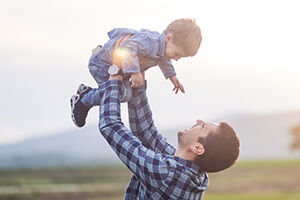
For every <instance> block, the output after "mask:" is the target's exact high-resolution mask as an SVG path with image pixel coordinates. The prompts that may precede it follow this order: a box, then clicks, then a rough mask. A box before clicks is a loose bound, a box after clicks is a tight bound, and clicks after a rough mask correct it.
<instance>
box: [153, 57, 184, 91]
mask: <svg viewBox="0 0 300 200" xmlns="http://www.w3.org/2000/svg"><path fill="white" fill-rule="evenodd" d="M158 65H159V67H160V69H161V71H162V73H163V74H164V76H165V78H166V79H168V78H170V81H171V82H172V83H173V85H174V88H173V91H174V90H175V94H177V93H178V90H180V91H181V92H182V93H185V91H184V88H183V86H182V84H181V83H180V81H179V80H178V79H177V78H176V72H175V69H174V67H173V65H172V61H171V60H168V61H165V60H162V61H160V62H159V64H158Z"/></svg>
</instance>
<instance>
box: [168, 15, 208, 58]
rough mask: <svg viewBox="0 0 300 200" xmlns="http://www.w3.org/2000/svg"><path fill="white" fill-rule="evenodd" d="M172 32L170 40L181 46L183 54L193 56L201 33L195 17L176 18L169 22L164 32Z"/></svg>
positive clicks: (198, 44)
mask: <svg viewBox="0 0 300 200" xmlns="http://www.w3.org/2000/svg"><path fill="white" fill-rule="evenodd" d="M168 33H170V34H172V35H173V39H172V42H173V43H174V44H176V45H179V46H180V47H182V48H183V51H184V53H185V56H194V55H195V54H196V53H197V51H198V49H199V47H200V44H201V41H202V35H201V30H200V27H199V26H198V25H197V24H196V22H195V19H177V20H175V21H173V22H172V23H170V24H169V25H168V27H167V29H166V34H168Z"/></svg>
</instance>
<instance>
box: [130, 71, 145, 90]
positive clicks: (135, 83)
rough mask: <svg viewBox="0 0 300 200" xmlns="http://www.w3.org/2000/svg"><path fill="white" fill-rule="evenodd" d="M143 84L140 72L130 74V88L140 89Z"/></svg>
mask: <svg viewBox="0 0 300 200" xmlns="http://www.w3.org/2000/svg"><path fill="white" fill-rule="evenodd" d="M142 84H143V76H142V73H141V72H138V73H132V74H131V86H130V87H133V88H137V87H140V86H141V85H142Z"/></svg>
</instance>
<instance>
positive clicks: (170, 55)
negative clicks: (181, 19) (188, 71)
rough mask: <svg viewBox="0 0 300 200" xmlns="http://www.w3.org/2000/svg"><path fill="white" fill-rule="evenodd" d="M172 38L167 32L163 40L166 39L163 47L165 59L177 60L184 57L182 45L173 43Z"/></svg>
mask: <svg viewBox="0 0 300 200" xmlns="http://www.w3.org/2000/svg"><path fill="white" fill-rule="evenodd" d="M172 39H173V35H172V34H169V33H168V34H167V35H166V39H165V41H166V49H165V58H166V60H170V59H173V60H176V61H177V60H179V59H180V58H182V57H186V56H185V55H184V51H183V49H182V47H180V46H177V45H176V44H174V43H173V42H172Z"/></svg>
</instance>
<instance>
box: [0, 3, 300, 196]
mask: <svg viewBox="0 0 300 200" xmlns="http://www.w3.org/2000/svg"><path fill="white" fill-rule="evenodd" d="M178 18H195V20H196V22H197V24H198V25H199V26H200V28H201V30H202V37H203V41H202V44H201V47H200V49H199V51H198V54H197V55H196V56H194V57H189V58H184V59H181V60H179V61H177V62H176V61H174V62H173V65H174V66H175V70H176V72H177V74H178V78H179V80H180V81H181V82H182V84H183V85H184V87H185V90H186V94H177V95H175V94H174V93H173V92H172V84H171V82H170V81H168V80H165V79H164V77H163V75H162V73H161V71H160V69H159V68H158V67H154V68H151V69H150V70H148V71H147V73H146V79H147V80H148V91H147V93H148V97H149V101H150V105H151V108H152V111H153V115H154V120H155V123H156V126H157V127H158V130H160V131H161V133H162V134H163V135H164V136H165V137H167V138H168V140H169V141H170V143H171V144H173V145H174V146H177V132H178V131H179V130H182V129H185V128H187V127H190V126H191V125H193V124H194V123H195V120H196V119H202V120H210V121H226V122H228V123H230V124H231V125H232V126H233V127H234V129H235V130H236V132H237V134H238V135H239V137H240V139H241V153H240V159H239V163H238V164H237V165H235V166H234V167H232V168H231V169H228V170H225V171H224V172H221V173H218V174H211V183H210V187H209V189H208V191H207V192H206V196H205V197H204V199H207V200H210V199H212V200H214V199H218V200H219V199H222V200H223V199H263V200H265V199H290V200H296V199H300V184H299V180H300V161H299V156H300V153H299V152H300V127H299V126H300V93H299V91H300V81H299V77H300V61H299V52H300V50H299V47H300V39H299V35H300V27H299V25H297V24H299V18H300V14H299V3H298V2H297V1H296V0H295V1H293V0H286V1H271V0H259V1H258V0H257V1H256V0H252V1H237V0H228V1H221V0H211V1H200V0H186V1H177V0H172V1H171V0H165V1H159V0H152V1H144V0H130V1H129V0H128V1H121V0H111V1H102V0H97V1H96V0H89V1H83V0H72V1H70V0H60V1H58V0H51V1H50V0H42V1H40V0H39V1H38V0H27V1H17V0H2V1H0V24H1V31H0V66H1V71H2V73H0V91H1V104H0V109H1V114H0V169H1V170H0V199H89V200H91V199H122V196H123V194H124V192H125V189H126V185H127V183H128V181H129V179H130V175H131V174H130V172H129V171H128V170H127V169H126V168H125V167H124V166H123V165H122V164H121V163H120V162H119V161H118V158H117V157H116V156H115V155H114V153H113V152H112V150H111V149H110V147H109V146H108V145H107V144H106V142H105V141H104V140H103V138H102V137H101V136H100V134H99V131H98V128H97V126H98V125H97V123H98V114H99V110H98V108H93V109H92V110H91V111H90V113H89V115H88V118H87V124H86V126H85V127H84V128H82V129H78V128H76V127H75V126H74V125H73V123H72V120H71V117H70V105H69V99H70V96H71V95H72V94H73V93H75V91H76V89H77V86H78V85H79V84H80V83H85V84H88V85H91V86H92V87H96V86H97V84H96V82H95V81H94V80H93V78H92V76H91V75H90V74H89V71H88V68H87V64H88V60H89V57H90V54H91V50H92V49H93V48H94V47H96V46H97V45H98V44H104V43H105V42H106V41H107V40H108V36H107V32H108V31H110V30H111V29H113V28H116V27H126V28H133V29H136V30H139V29H141V28H146V29H150V30H155V31H158V32H160V33H162V32H163V31H164V30H165V29H166V27H167V25H168V24H169V23H171V22H172V21H173V20H175V19H178ZM122 118H123V120H124V122H125V124H128V116H127V105H126V104H124V105H122ZM228 180H229V183H230V184H228Z"/></svg>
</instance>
